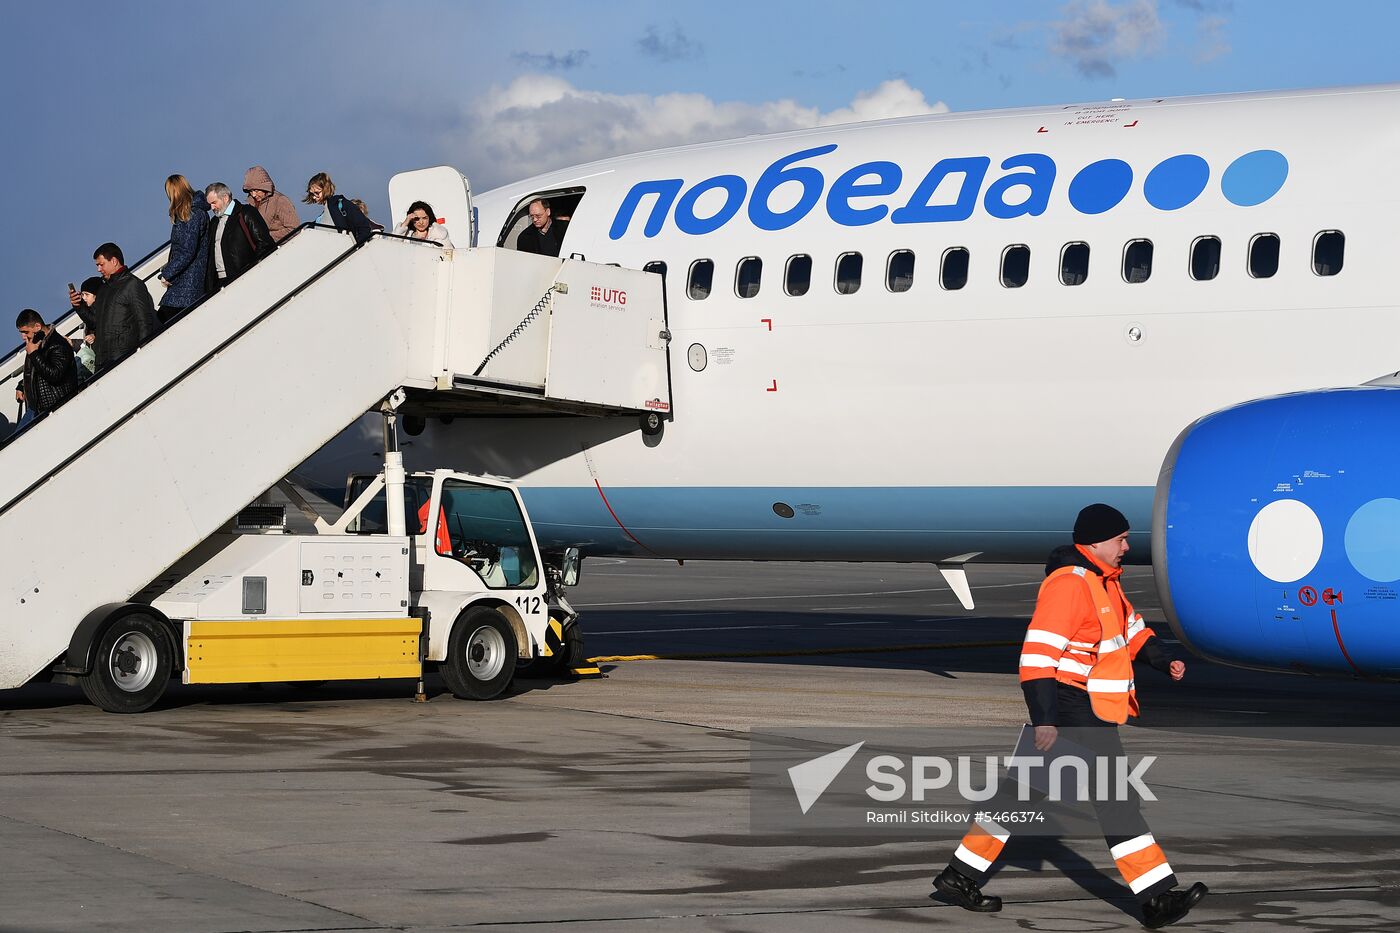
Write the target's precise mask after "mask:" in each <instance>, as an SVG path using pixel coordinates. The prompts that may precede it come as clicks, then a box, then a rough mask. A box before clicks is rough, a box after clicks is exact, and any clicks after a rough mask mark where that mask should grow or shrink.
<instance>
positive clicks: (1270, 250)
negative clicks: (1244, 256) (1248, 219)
mask: <svg viewBox="0 0 1400 933" xmlns="http://www.w3.org/2000/svg"><path fill="white" fill-rule="evenodd" d="M1278 247H1279V242H1278V234H1277V233H1260V234H1258V235H1257V236H1255V237H1254V239H1252V240H1250V241H1249V274H1250V275H1252V276H1254V277H1255V278H1256V279H1267V278H1270V277H1271V276H1272V275H1273V274H1274V273H1275V272H1277V271H1278Z"/></svg>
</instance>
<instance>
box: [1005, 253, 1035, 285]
mask: <svg viewBox="0 0 1400 933" xmlns="http://www.w3.org/2000/svg"><path fill="white" fill-rule="evenodd" d="M1030 277H1031V248H1030V247H1029V246H1026V245H1025V244H1023V243H1017V244H1016V245H1015V246H1008V247H1007V248H1006V249H1005V250H1003V251H1002V254H1001V284H1002V285H1003V286H1005V287H1006V288H1020V287H1021V286H1022V285H1025V284H1026V282H1027V280H1029V279H1030Z"/></svg>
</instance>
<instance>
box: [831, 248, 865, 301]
mask: <svg viewBox="0 0 1400 933" xmlns="http://www.w3.org/2000/svg"><path fill="white" fill-rule="evenodd" d="M863 265H864V260H863V259H861V256H860V253H842V254H841V255H840V256H838V257H837V259H836V294H838V295H854V294H855V293H856V292H858V291H860V270H861V267H862V266H863Z"/></svg>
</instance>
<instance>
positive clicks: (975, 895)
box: [929, 865, 1001, 914]
mask: <svg viewBox="0 0 1400 933" xmlns="http://www.w3.org/2000/svg"><path fill="white" fill-rule="evenodd" d="M933 886H934V887H935V888H937V889H938V893H939V894H942V895H943V896H944V897H946V898H948V899H949V900H950V901H952V902H953V903H954V904H957V905H958V906H959V907H961V908H962V909H963V910H975V911H977V913H979V914H991V913H996V912H997V911H998V910H1001V898H999V897H987V896H986V895H985V894H983V893H982V889H981V888H979V887H978V886H977V882H975V881H973V880H972V879H971V878H968V877H966V876H965V875H963V874H961V873H959V872H958V871H957V870H956V869H955V868H953V866H952V865H949V866H948V867H947V868H945V869H943V872H942V873H941V874H940V875H939V876H938V877H937V878H934V879H933ZM929 897H933V895H932V894H930V895H929Z"/></svg>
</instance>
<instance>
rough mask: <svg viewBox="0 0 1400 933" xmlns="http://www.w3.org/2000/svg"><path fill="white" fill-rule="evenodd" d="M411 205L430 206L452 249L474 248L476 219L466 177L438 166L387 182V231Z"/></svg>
mask: <svg viewBox="0 0 1400 933" xmlns="http://www.w3.org/2000/svg"><path fill="white" fill-rule="evenodd" d="M414 201H424V202H426V203H428V204H430V205H432V208H433V213H435V214H436V215H437V216H436V217H435V218H434V219H435V220H436V221H437V222H438V223H440V224H442V225H443V226H445V227H447V232H448V235H449V236H451V237H452V245H453V246H456V247H467V246H475V245H476V215H475V214H473V213H472V186H471V182H470V181H468V180H467V177H466V176H465V175H463V174H462V173H461V172H459V171H457V170H456V169H455V168H451V167H449V166H446V165H439V166H437V167H436V168H422V169H417V170H415V171H412V172H399V173H398V174H397V175H395V176H394V177H393V178H390V179H389V214H390V223H388V224H386V226H387V227H388V229H389V230H390V231H392V230H393V228H394V227H395V226H397V225H398V224H399V223H400V222H401V221H402V220H403V219H404V217H406V216H408V206H409V205H410V204H412V203H413V202H414Z"/></svg>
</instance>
